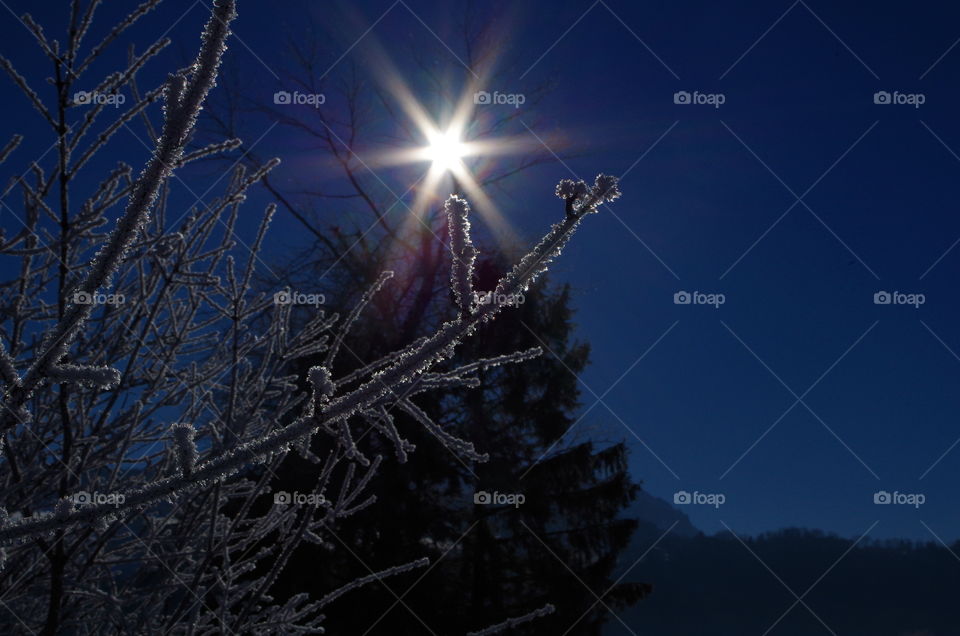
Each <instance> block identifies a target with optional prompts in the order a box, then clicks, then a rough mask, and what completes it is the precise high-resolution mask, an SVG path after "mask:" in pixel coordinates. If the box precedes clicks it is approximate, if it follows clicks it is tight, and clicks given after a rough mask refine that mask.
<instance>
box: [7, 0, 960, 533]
mask: <svg viewBox="0 0 960 636" xmlns="http://www.w3.org/2000/svg"><path fill="white" fill-rule="evenodd" d="M33 4H34V3H31V2H26V1H19V2H12V1H11V2H9V6H10V8H11V9H12V10H13V12H15V13H17V14H19V13H21V12H23V11H25V10H29V11H33V12H35V13H37V12H39V11H40V9H38V8H35V7H34V6H31V5H33ZM516 4H519V5H520V6H514V5H516ZM131 6H132V5H131ZM348 6H349V10H348V9H347V8H346V7H348ZM278 7H279V5H278V4H276V3H266V2H243V1H241V3H240V18H239V19H238V21H237V23H236V34H237V41H236V42H234V44H233V48H232V52H231V64H232V65H234V66H233V68H235V69H242V73H241V75H242V79H243V80H244V81H245V82H247V83H248V84H255V85H258V86H259V85H262V86H263V88H264V90H268V91H272V90H274V89H275V88H276V87H277V86H280V87H283V86H284V84H283V81H284V80H283V78H284V77H286V75H285V73H284V69H286V68H289V67H291V66H292V59H291V57H290V54H289V48H288V45H287V42H288V41H289V40H290V39H294V40H303V39H305V34H306V31H307V29H308V28H310V29H313V35H314V36H315V37H316V38H317V41H318V42H319V43H320V44H321V46H322V48H323V51H324V53H325V55H327V56H328V57H329V60H330V61H331V63H332V61H335V60H337V59H338V58H340V57H341V56H344V57H343V59H342V60H340V62H339V63H338V65H337V66H336V67H334V70H333V71H332V73H331V77H335V76H336V75H337V73H339V72H340V71H341V70H346V69H345V67H346V66H347V65H349V64H351V63H355V64H356V65H357V69H358V72H359V73H361V74H365V73H369V74H370V77H371V83H375V82H374V79H373V78H375V76H376V73H377V72H379V71H380V69H377V68H372V67H371V65H370V62H369V60H370V58H369V56H368V55H367V54H366V52H367V50H368V46H369V45H370V44H373V43H378V44H379V45H381V46H383V47H384V48H385V49H386V51H387V52H388V54H389V55H390V57H391V59H392V61H393V63H394V64H395V65H396V66H397V67H398V68H399V69H400V70H401V71H402V72H409V73H410V77H409V78H404V79H405V81H407V82H408V83H409V84H410V85H411V86H414V87H416V86H418V78H417V76H416V74H415V70H414V69H413V67H412V64H411V63H410V59H409V51H410V50H411V48H417V47H418V46H420V44H421V43H422V44H423V46H422V48H423V50H425V51H426V50H434V49H437V50H438V51H439V52H438V53H436V54H435V55H433V56H432V57H429V62H430V63H431V64H432V65H433V67H434V68H435V69H437V72H439V73H443V74H446V75H448V76H449V77H450V81H451V86H460V85H463V84H464V83H465V81H466V79H467V71H466V70H465V69H464V68H463V67H462V66H461V65H460V63H459V62H458V61H457V59H456V57H455V55H457V56H462V55H463V51H462V40H461V39H460V38H459V35H458V34H459V29H460V21H461V19H462V11H461V3H450V2H433V1H424V2H419V1H416V0H405V2H393V1H392V0H382V1H381V0H377V1H374V0H369V1H367V0H363V1H356V2H350V3H349V5H338V4H337V3H332V2H331V3H328V2H322V3H320V2H318V3H307V2H300V3H291V5H290V8H284V9H283V10H282V12H280V11H279V10H278ZM485 7H486V8H484V9H482V10H481V11H480V14H481V16H482V17H490V15H491V12H495V11H496V9H490V8H489V7H487V6H486V5H485ZM503 7H509V10H508V12H505V13H504V14H503V15H501V16H500V17H499V25H500V26H498V27H497V30H496V31H495V33H496V34H497V36H498V37H500V38H501V39H500V41H499V43H498V49H499V51H500V53H501V57H502V58H503V59H504V60H508V59H509V60H512V62H513V65H512V66H509V67H505V70H504V73H503V75H501V76H500V77H499V78H498V79H497V80H496V85H492V86H489V87H488V89H489V90H490V91H491V92H492V91H494V90H498V91H500V92H501V93H519V94H525V93H528V92H532V91H534V90H535V89H536V87H537V86H540V85H541V84H543V83H544V82H548V81H552V82H553V83H554V84H555V87H554V89H553V90H552V91H551V92H549V93H548V94H547V95H546V96H545V98H544V99H543V100H542V102H541V103H540V104H538V105H537V106H536V107H535V108H533V107H528V106H527V105H524V106H522V107H521V113H522V115H521V120H523V122H524V123H526V124H528V125H529V126H530V127H531V128H532V129H533V130H534V132H537V133H538V134H540V135H541V136H543V137H546V136H547V133H548V132H549V133H553V134H554V135H555V134H562V135H563V136H564V137H565V138H566V139H567V140H568V142H569V143H570V148H571V149H572V150H576V151H577V155H578V156H576V157H575V158H571V159H567V160H564V161H563V162H562V163H561V162H555V163H551V164H547V165H543V166H539V167H537V168H535V169H532V170H530V171H528V172H526V173H524V174H523V175H522V176H520V177H518V178H517V179H515V180H512V181H509V182H507V183H506V184H505V187H504V189H503V191H501V192H497V193H492V194H495V195H496V197H495V198H496V201H497V203H498V204H499V206H500V208H501V210H502V211H503V213H504V215H505V216H506V217H507V219H508V220H509V221H510V223H511V224H512V225H513V227H514V228H516V230H517V231H518V232H519V234H520V235H521V236H523V237H525V238H527V239H528V240H531V241H532V240H534V239H535V238H536V237H537V236H539V235H540V234H541V233H542V232H544V231H545V230H546V228H547V227H548V225H549V223H551V222H553V221H554V220H556V219H557V218H558V217H559V215H560V214H561V207H560V204H559V203H558V202H557V200H556V199H555V198H554V197H553V195H552V191H553V187H554V185H555V184H556V182H557V180H558V179H560V178H562V177H569V176H578V177H582V178H587V179H590V178H592V177H593V176H594V175H595V174H596V173H597V172H600V171H604V172H609V173H613V174H623V175H624V177H623V181H622V189H623V191H624V196H623V198H622V199H621V200H620V201H618V202H617V203H616V204H615V205H614V206H612V208H611V209H610V210H605V211H603V213H602V214H600V215H599V216H597V217H593V218H590V219H588V222H586V223H585V224H584V227H583V228H582V230H581V232H580V234H579V235H578V236H577V237H576V238H575V240H574V241H573V244H572V245H571V247H570V248H569V249H568V251H567V253H566V254H565V255H564V256H563V258H562V259H561V260H560V261H559V262H558V264H557V266H556V267H555V268H554V270H553V272H554V278H555V279H557V280H562V281H569V282H570V283H571V284H572V285H573V287H574V289H575V291H576V294H575V304H576V306H577V308H578V310H579V311H578V314H577V321H578V323H579V334H580V336H581V337H582V338H583V339H586V340H588V341H589V342H590V343H591V345H592V347H593V356H592V360H593V364H592V365H591V366H590V367H589V368H588V370H587V371H586V372H585V373H584V374H583V376H582V378H581V379H582V382H583V386H584V395H583V398H584V404H585V406H584V408H585V409H587V408H589V409H590V410H589V411H588V412H587V414H586V416H585V417H584V419H583V421H582V422H580V423H579V424H578V425H577V426H578V428H579V427H582V428H583V429H584V430H587V429H590V428H591V427H594V426H601V427H602V428H603V430H604V432H605V435H606V436H607V437H617V438H619V437H622V438H624V439H625V440H626V442H627V443H628V445H629V446H630V448H631V468H632V472H633V474H634V476H635V477H636V478H638V479H642V480H643V481H644V484H645V487H646V489H647V490H648V491H649V492H651V493H653V494H655V495H658V496H661V497H664V498H666V499H668V500H672V498H673V493H674V492H676V491H679V490H685V491H689V492H694V491H698V492H701V493H722V494H724V495H725V497H726V503H725V504H724V505H723V506H721V507H720V508H719V509H718V510H716V509H714V508H710V507H707V506H697V505H688V506H682V509H683V510H684V511H685V512H687V513H688V514H689V515H690V516H691V518H692V520H693V522H694V523H695V524H696V525H697V526H698V527H700V528H701V529H703V530H705V531H707V532H715V531H720V530H723V529H724V524H726V525H728V526H729V527H731V528H733V529H734V530H736V531H737V532H742V533H751V534H752V533H757V532H762V531H765V530H772V529H776V528H780V527H783V526H788V525H789V526H806V527H816V528H822V529H825V530H828V531H833V532H837V533H839V534H841V535H844V536H851V537H857V536H860V535H861V534H862V533H864V532H865V531H867V529H868V528H872V530H871V531H870V535H869V536H870V537H874V538H882V537H893V536H903V537H910V538H916V539H926V540H929V539H933V538H934V537H933V533H935V534H936V535H938V536H939V537H940V538H942V539H943V540H944V541H947V542H949V541H952V540H956V539H958V538H960V507H958V506H957V505H956V504H957V501H958V495H957V491H956V484H958V483H960V447H958V448H953V445H954V444H956V443H957V440H958V438H960V425H958V419H957V413H958V406H960V395H958V392H957V390H956V389H957V387H960V359H958V358H957V353H958V352H960V327H958V320H957V318H958V317H960V302H958V291H957V289H956V285H955V282H956V280H957V273H958V268H960V247H958V248H956V249H951V248H952V247H953V246H954V244H955V242H956V241H957V240H958V239H960V216H958V213H957V212H958V210H957V204H956V201H957V199H958V197H960V178H958V177H960V157H958V156H957V155H958V153H960V123H958V120H957V117H956V112H957V106H958V98H960V95H958V90H957V81H956V78H957V74H958V71H960V46H958V47H957V48H956V49H952V50H951V47H952V46H953V45H954V44H955V43H956V42H957V40H958V38H960V8H958V7H952V6H947V3H938V2H911V3H892V2H887V3H884V2H878V3H871V4H870V5H869V7H865V6H864V5H862V3H856V2H840V3H827V2H818V1H810V2H806V3H804V2H797V3H793V4H791V3H790V2H788V1H785V2H733V3H714V2H627V1H624V0H604V1H602V2H595V3H594V2H590V1H583V2H556V1H552V2H525V3H509V4H505V5H503ZM184 12H186V13H184ZM4 14H5V17H4V18H3V21H2V34H3V37H2V42H3V43H4V44H3V45H2V46H0V52H2V53H3V54H4V55H6V56H7V57H9V58H11V59H12V61H13V62H14V63H15V64H16V65H17V66H18V68H20V70H21V72H23V73H24V74H25V75H29V74H30V73H31V72H33V73H34V76H36V75H35V74H36V73H37V72H43V73H46V72H47V71H46V69H45V68H43V67H42V66H41V65H39V64H37V60H38V58H39V55H38V53H37V50H36V47H35V46H34V45H33V44H32V43H31V42H30V38H29V35H28V34H27V33H26V31H25V30H24V28H23V27H22V25H20V24H19V23H18V22H17V21H16V20H14V18H13V16H12V15H10V13H9V12H6V11H4ZM113 14H117V15H118V14H119V11H118V10H116V9H106V10H104V11H103V16H104V19H103V20H102V21H101V22H100V25H99V26H100V28H101V29H103V28H105V25H106V24H108V23H110V20H108V19H106V16H108V15H113ZM204 14H205V10H204V8H203V3H202V2H200V3H196V4H191V2H189V1H183V2H167V3H164V5H162V6H161V8H160V9H159V10H158V11H156V12H155V14H154V15H152V16H151V17H150V18H149V19H148V20H145V21H144V22H143V24H140V25H138V26H137V27H136V29H134V30H133V31H132V32H131V34H130V37H129V39H130V40H131V41H135V42H137V43H138V46H140V48H141V49H142V48H143V47H144V46H145V45H146V44H147V43H149V42H151V41H152V40H153V39H155V38H156V37H157V36H159V35H160V34H161V33H163V31H164V30H165V29H166V28H167V27H168V26H169V25H171V24H174V23H175V25H174V26H173V27H172V29H171V31H170V35H171V37H173V38H174V45H173V47H171V50H170V51H168V52H167V53H164V54H163V55H161V56H160V57H159V58H158V60H156V61H154V62H152V63H151V67H150V68H149V69H148V71H147V72H146V74H145V77H151V73H154V75H152V76H153V77H156V78H158V79H159V78H160V77H162V75H161V71H166V70H167V69H168V68H169V66H168V65H169V64H172V63H176V62H177V61H180V60H183V59H186V58H187V56H188V55H189V54H190V52H191V51H193V50H194V47H195V43H196V36H197V34H198V33H199V30H200V27H201V25H202V22H203V20H204V19H205V15H204ZM348 16H352V17H348ZM37 17H38V18H40V19H41V21H43V22H44V25H45V27H46V29H47V32H48V33H52V32H56V30H57V28H58V24H60V21H62V19H63V16H60V15H43V14H39V15H37ZM308 18H309V19H308ZM178 20H179V21H178ZM311 20H312V21H313V23H314V24H315V25H316V27H315V28H314V27H309V25H310V23H311ZM374 24H375V26H373V28H372V29H370V30H369V32H367V33H366V35H365V36H364V37H363V39H361V40H360V41H359V44H356V43H357V41H358V38H360V36H361V35H363V34H364V32H365V31H367V29H368V28H370V27H371V25H374ZM571 27H572V28H571ZM568 29H570V30H569V31H568ZM98 33H99V32H98ZM564 34H565V35H564ZM561 36H563V37H561ZM438 38H439V40H442V41H443V42H444V45H445V46H449V47H450V49H451V51H446V49H445V48H443V47H439V49H438V46H437V45H438ZM428 44H429V46H427V45H428ZM538 60H539V61H538ZM114 62H116V60H114ZM115 67H116V64H110V63H104V65H103V70H104V72H107V71H109V70H113V69H114V68H115ZM277 78H280V79H279V80H278V79H277ZM5 81H6V83H5V84H4V87H5V88H4V93H3V94H4V96H5V99H4V101H3V109H4V119H5V121H6V124H7V126H6V128H8V132H12V131H21V132H25V133H26V134H27V140H26V141H25V144H24V147H23V150H22V152H23V153H24V155H23V156H27V155H29V156H40V155H41V154H42V153H43V152H44V151H45V150H46V148H47V145H48V143H49V141H48V138H47V137H43V136H42V133H43V131H42V129H41V128H40V126H39V123H40V119H39V117H38V116H36V115H35V113H33V112H32V111H31V109H30V107H29V105H27V104H26V103H25V101H24V100H23V99H22V97H21V96H20V95H19V93H17V92H16V91H15V89H14V87H13V86H12V84H11V83H10V82H9V81H8V80H5ZM37 87H38V89H40V88H43V86H42V85H41V84H40V83H39V82H37ZM677 91H687V92H689V93H691V94H693V93H694V92H697V93H699V94H701V95H711V94H712V95H717V94H722V95H723V100H724V103H723V104H722V105H721V106H719V108H714V107H713V106H711V105H708V104H702V105H698V104H677V103H675V100H674V95H675V93H676V92H677ZM878 91H886V92H888V93H890V94H894V93H895V92H896V93H897V94H899V95H922V96H923V99H924V103H923V104H922V105H921V106H919V108H915V107H914V106H912V105H909V104H876V103H874V94H875V93H876V92H878ZM415 92H416V90H415ZM485 108H510V107H509V106H496V105H491V106H486V107H485ZM245 123H246V125H247V126H248V132H247V141H248V142H254V141H257V140H258V139H260V137H261V136H263V138H262V139H260V141H259V142H258V146H257V150H258V151H261V152H262V154H264V155H279V156H281V157H283V158H284V159H285V161H286V162H285V165H284V166H283V167H282V168H281V169H280V170H281V171H280V172H279V173H278V174H279V175H280V176H281V177H283V178H289V179H292V180H296V181H297V182H303V181H304V180H305V179H307V178H308V177H310V176H311V174H312V173H313V172H315V173H316V174H315V176H314V178H315V179H316V180H317V181H320V182H324V181H326V180H329V177H327V176H325V173H324V172H323V168H324V166H322V165H320V164H319V161H315V159H314V157H315V153H311V152H310V151H309V150H308V149H307V148H306V147H305V146H304V144H302V143H300V140H298V139H297V138H295V137H293V136H292V135H291V133H290V132H289V131H284V130H282V129H280V128H277V129H274V130H270V127H271V125H272V122H270V121H269V120H268V119H265V118H263V117H259V116H251V117H250V119H249V121H248V122H245ZM268 130H269V132H268ZM265 132H266V133H267V134H266V135H264V133H265ZM31 133H36V134H35V135H32V134H31ZM531 136H532V135H531ZM5 140H6V134H5V136H4V139H3V141H5ZM113 144H114V145H113V146H112V147H113V148H115V149H117V151H118V152H122V153H123V155H124V158H125V159H126V160H127V161H129V162H131V163H133V162H136V161H139V160H142V158H143V157H142V154H139V155H138V153H139V152H140V151H141V150H142V146H141V144H140V143H138V142H137V141H135V140H134V139H133V137H132V135H129V134H128V136H127V138H123V139H120V138H118V139H116V140H115V141H114V142H113ZM21 158H22V157H21ZM115 158H116V157H115V156H114V157H111V160H113V159H115ZM14 164H15V162H14ZM134 165H136V164H134ZM4 168H5V171H4V172H3V173H2V177H3V179H4V180H6V179H7V176H8V175H9V174H10V173H11V172H10V171H11V170H12V168H11V167H9V166H4ZM377 172H378V175H377V176H378V177H379V178H382V179H383V181H384V182H385V183H387V184H389V185H390V187H391V188H393V189H394V190H395V191H396V192H398V193H399V192H402V191H403V190H404V189H405V188H406V187H407V186H408V185H409V180H410V178H411V174H413V175H414V176H413V178H415V177H416V174H415V173H411V171H410V169H409V168H407V169H390V168H384V169H383V170H382V171H381V170H380V169H378V170H377ZM326 174H329V173H326ZM332 183H336V181H335V180H333V181H332ZM200 191H202V189H201V190H200ZM198 194H199V191H198ZM798 199H799V201H798ZM8 201H9V200H8ZM253 204H255V205H258V204H259V203H258V202H254V203H253ZM480 223H481V225H482V222H480ZM271 231H272V240H273V242H274V244H273V246H272V247H271V249H274V250H276V253H277V254H282V253H283V251H284V249H285V248H286V247H288V246H291V245H302V244H303V242H302V239H301V237H302V230H301V229H300V228H299V226H298V225H297V224H296V222H295V221H294V220H293V219H291V218H289V217H288V216H286V215H284V214H281V215H280V216H279V217H278V219H277V222H276V223H275V224H274V226H273V228H272V230H271ZM681 290H684V291H688V292H693V291H700V292H703V293H722V294H724V296H725V303H724V304H723V305H722V306H720V307H719V308H718V309H715V308H713V307H711V306H703V305H692V304H691V305H678V304H675V303H674V294H675V293H676V292H678V291H681ZM881 290H885V291H888V292H893V291H895V290H896V291H900V292H904V293H922V294H924V295H925V303H924V304H923V305H922V306H920V307H919V308H914V307H912V306H896V305H877V304H875V303H874V294H875V293H876V292H878V291H881ZM641 357H642V359H641ZM601 396H602V402H599V403H596V404H595V402H597V398H599V397H601ZM798 398H801V399H802V401H800V402H798V401H797V400H798ZM791 407H792V408H791ZM951 449H952V450H951ZM881 490H884V491H889V492H894V491H898V492H900V493H922V494H924V495H925V497H926V503H924V504H923V505H922V506H920V507H919V509H917V508H914V507H910V506H905V505H886V506H881V505H875V504H874V503H873V500H874V492H876V491H881ZM875 522H879V523H877V524H876V525H875V526H874V523H875Z"/></svg>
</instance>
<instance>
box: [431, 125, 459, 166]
mask: <svg viewBox="0 0 960 636" xmlns="http://www.w3.org/2000/svg"><path fill="white" fill-rule="evenodd" d="M428 140H429V142H430V145H429V146H427V157H428V158H429V159H430V161H432V162H433V166H434V168H436V169H438V170H441V171H443V172H446V171H452V170H455V169H456V168H457V167H458V166H459V165H460V158H461V157H463V156H464V155H465V154H466V150H467V149H466V145H465V144H464V143H463V142H462V141H460V135H459V134H458V132H457V131H455V130H452V129H451V130H448V131H446V132H434V133H431V134H430V135H429V136H428Z"/></svg>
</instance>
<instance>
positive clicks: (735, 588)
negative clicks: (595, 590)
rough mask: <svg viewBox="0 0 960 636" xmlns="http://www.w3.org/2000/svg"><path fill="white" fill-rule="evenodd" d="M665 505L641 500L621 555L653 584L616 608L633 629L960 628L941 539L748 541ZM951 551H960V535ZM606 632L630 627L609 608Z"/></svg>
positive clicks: (954, 633)
mask: <svg viewBox="0 0 960 636" xmlns="http://www.w3.org/2000/svg"><path fill="white" fill-rule="evenodd" d="M651 499H652V501H651ZM665 506H666V508H665ZM668 508H672V507H671V506H670V505H669V504H667V503H666V502H664V501H663V500H660V499H657V498H656V497H649V496H648V497H646V498H644V501H643V502H642V503H641V504H640V505H639V506H638V507H637V510H638V511H639V512H641V513H642V515H641V514H638V515H637V517H638V518H639V519H641V526H640V528H639V529H638V531H637V533H636V534H635V536H634V538H633V540H632V541H631V544H630V546H629V548H628V549H627V550H625V551H624V553H623V554H621V558H620V564H621V572H623V571H625V570H626V569H627V568H629V567H630V566H633V567H632V568H631V569H630V570H629V572H628V573H627V575H626V576H625V577H624V581H631V582H644V583H649V584H651V585H653V592H652V594H651V595H650V596H649V597H648V598H647V599H645V600H643V601H641V602H640V603H638V604H636V605H634V606H633V607H630V608H627V609H618V610H616V611H617V615H618V616H619V617H620V619H621V620H622V621H623V622H624V623H626V624H627V625H629V627H630V630H632V632H633V633H635V634H642V635H643V636H730V635H731V634H757V635H759V634H765V633H768V634H769V636H811V635H816V634H824V635H827V634H830V633H834V634H837V635H841V634H842V635H844V636H958V635H960V603H957V602H956V590H957V589H960V563H958V562H957V559H956V558H954V556H953V555H951V553H950V551H949V550H947V549H946V548H945V547H944V546H942V545H940V544H937V543H933V542H930V543H913V542H909V541H896V540H891V541H869V540H864V541H861V542H860V543H859V544H858V545H857V547H856V548H853V549H852V550H851V549H850V546H851V544H852V542H853V540H852V539H846V538H841V537H838V536H835V535H828V534H825V533H823V532H820V531H817V530H805V529H796V528H790V529H785V530H780V531H777V532H773V533H767V534H763V535H761V536H758V537H741V538H742V539H743V541H744V543H746V546H747V547H745V546H744V545H743V544H741V543H740V541H738V540H737V539H735V538H734V537H733V536H732V535H730V534H729V533H725V532H724V533H718V534H716V535H713V536H706V535H703V534H699V533H696V531H695V530H693V532H694V533H695V534H694V535H691V534H690V531H691V529H692V528H693V526H692V525H690V524H689V521H687V520H686V517H685V515H683V514H682V513H680V512H679V511H676V510H673V512H672V513H670V511H669V510H667V509H668ZM680 517H682V518H683V519H682V520H681V523H678V524H677V527H676V529H675V532H671V533H670V534H669V535H667V536H666V537H664V538H663V539H662V540H660V542H659V543H657V546H656V548H654V549H652V550H650V549H649V548H650V546H651V545H652V544H653V543H654V542H655V541H657V539H658V538H659V537H660V536H661V535H662V534H663V530H664V529H665V528H666V527H669V524H670V523H673V521H675V520H676V519H678V518H680ZM683 521H686V523H683ZM664 524H666V525H664ZM748 548H749V549H748ZM848 550H849V552H848ZM950 550H952V551H953V552H954V553H958V552H960V542H955V543H954V544H953V545H952V546H951V547H950ZM641 555H644V556H643V559H642V560H639V562H638V559H640V557H641ZM754 555H756V556H754ZM758 557H759V559H762V563H761V561H760V560H758ZM767 568H769V570H768V569H767ZM771 570H772V572H774V573H775V574H772V573H771ZM784 584H786V585H787V586H789V587H790V589H791V590H793V592H794V593H796V594H797V595H799V596H801V597H802V598H803V603H804V604H806V606H805V605H804V604H800V603H796V598H795V597H794V596H793V594H792V593H791V592H790V591H789V590H788V589H787V587H785V585H784ZM808 589H810V592H809V593H807V590H808ZM791 605H795V606H794V607H793V608H792V609H790V608H791ZM808 608H809V609H808ZM788 610H789V612H788ZM821 621H822V622H821ZM824 625H827V626H829V629H827V628H825V627H824ZM603 633H604V636H624V635H626V634H630V633H631V632H630V631H628V630H627V629H626V628H625V627H624V626H623V625H622V624H621V623H620V622H619V621H618V620H616V619H615V618H611V619H610V621H609V622H608V623H607V624H606V625H605V627H604V632H603Z"/></svg>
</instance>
